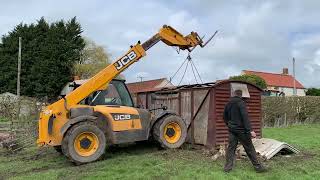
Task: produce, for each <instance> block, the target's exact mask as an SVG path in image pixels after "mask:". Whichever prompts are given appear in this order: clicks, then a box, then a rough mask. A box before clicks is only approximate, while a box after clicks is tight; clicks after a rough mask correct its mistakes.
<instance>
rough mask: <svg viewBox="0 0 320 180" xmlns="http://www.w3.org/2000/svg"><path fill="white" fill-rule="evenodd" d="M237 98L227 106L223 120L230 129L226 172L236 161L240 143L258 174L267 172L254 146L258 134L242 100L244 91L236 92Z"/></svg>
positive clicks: (232, 99)
mask: <svg viewBox="0 0 320 180" xmlns="http://www.w3.org/2000/svg"><path fill="white" fill-rule="evenodd" d="M234 94H235V96H234V97H232V98H231V100H230V101H229V102H228V104H227V105H226V106H225V109H224V113H223V119H224V122H225V123H226V125H227V127H228V128H229V145H228V149H227V152H226V164H225V166H224V171H225V172H230V171H231V170H232V168H233V165H234V161H235V152H236V149H237V145H238V142H239V141H240V143H241V144H242V146H243V147H244V149H245V151H246V153H247V155H248V157H249V159H250V160H251V163H252V164H253V166H254V168H255V170H256V172H265V171H266V169H265V168H264V167H263V166H262V164H261V163H260V162H259V161H258V159H257V154H256V150H255V149H254V146H253V144H252V140H251V137H253V138H255V137H256V133H255V132H254V131H252V129H251V125H250V121H249V117H248V112H247V108H246V104H245V102H244V100H243V99H242V91H241V90H235V91H234Z"/></svg>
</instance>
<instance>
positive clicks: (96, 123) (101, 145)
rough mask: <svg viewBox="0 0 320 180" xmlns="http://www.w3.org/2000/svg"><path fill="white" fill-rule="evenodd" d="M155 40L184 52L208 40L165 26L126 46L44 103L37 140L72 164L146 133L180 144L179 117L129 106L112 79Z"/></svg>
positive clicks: (171, 145)
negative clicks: (121, 53) (91, 74)
mask: <svg viewBox="0 0 320 180" xmlns="http://www.w3.org/2000/svg"><path fill="white" fill-rule="evenodd" d="M211 39H212V37H211V38H210V39H209V40H208V41H210V40H211ZM159 41H162V42H164V43H165V44H167V45H168V46H175V47H177V48H179V49H181V50H188V51H192V50H193V49H194V48H195V47H196V46H198V45H199V46H201V47H204V46H205V45H206V44H207V43H203V42H202V39H201V38H200V37H199V36H198V34H197V33H196V32H191V33H190V34H189V35H187V36H183V35H182V34H180V33H179V32H177V31H176V30H175V29H173V28H172V27H170V26H166V25H164V26H163V27H162V28H161V29H160V30H159V32H158V33H157V34H156V35H154V36H153V37H152V38H150V39H149V40H147V41H146V42H144V43H143V44H140V42H138V43H137V44H136V45H134V46H131V48H130V49H129V51H128V52H127V53H126V54H125V55H124V56H122V57H121V58H120V59H118V60H116V61H115V62H113V63H112V64H110V65H108V66H107V67H106V68H105V69H103V70H102V71H100V72H99V73H98V74H96V75H95V76H94V77H92V78H91V79H89V80H88V81H87V82H85V83H84V84H82V85H81V86H79V87H77V88H76V89H75V90H74V91H72V92H70V93H69V94H67V95H66V96H65V97H63V98H62V99H60V100H58V101H57V102H55V103H53V104H51V105H49V106H47V107H45V108H44V109H43V110H42V111H41V113H40V117H39V137H38V140H37V144H38V145H39V146H53V147H54V148H55V149H56V150H58V151H59V150H60V151H62V153H63V154H64V155H65V156H66V157H68V158H69V159H70V160H71V161H72V162H74V163H76V164H83V163H89V162H93V161H96V160H98V159H99V158H101V157H102V155H103V154H104V153H105V150H106V147H107V145H112V144H121V143H128V142H136V141H144V140H148V139H150V138H152V139H154V140H155V141H157V142H158V143H159V144H160V145H161V146H162V147H163V148H179V147H180V146H181V145H182V144H183V143H184V142H185V139H186V136H187V129H188V128H187V125H186V123H185V122H184V121H183V119H182V118H181V117H179V116H177V115H176V114H175V113H173V112H169V111H165V110H164V111H163V113H162V114H160V115H158V116H157V117H155V116H154V115H153V114H152V113H151V112H149V111H148V110H146V109H140V108H136V107H134V105H133V102H132V99H131V96H130V94H129V92H128V90H127V87H126V86H125V84H124V82H123V81H120V80H114V78H115V77H116V76H118V75H119V74H120V73H121V72H123V71H124V70H125V69H126V68H128V67H129V66H130V65H132V64H133V63H134V62H137V61H138V60H139V59H141V58H142V57H143V56H145V55H146V51H147V50H148V49H149V48H151V47H152V46H153V45H155V44H156V43H157V42H159Z"/></svg>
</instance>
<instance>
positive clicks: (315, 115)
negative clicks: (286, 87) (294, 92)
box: [262, 96, 320, 127]
mask: <svg viewBox="0 0 320 180" xmlns="http://www.w3.org/2000/svg"><path fill="white" fill-rule="evenodd" d="M262 119H263V124H264V126H265V127H274V126H275V127H278V126H287V125H290V124H301V123H315V122H320V97H318V96H305V97H297V96H295V97H262Z"/></svg>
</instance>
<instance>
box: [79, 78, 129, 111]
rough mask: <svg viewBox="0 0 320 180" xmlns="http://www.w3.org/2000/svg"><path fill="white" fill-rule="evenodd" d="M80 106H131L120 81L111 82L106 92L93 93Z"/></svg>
mask: <svg viewBox="0 0 320 180" xmlns="http://www.w3.org/2000/svg"><path fill="white" fill-rule="evenodd" d="M82 104H86V105H91V106H96V105H118V106H131V107H132V106H133V103H132V99H131V96H130V94H129V92H128V91H127V88H126V86H125V84H124V83H123V82H122V81H111V83H110V84H109V85H108V88H107V89H106V90H100V91H95V92H94V93H92V94H90V95H89V96H88V97H87V98H86V99H85V100H84V101H82Z"/></svg>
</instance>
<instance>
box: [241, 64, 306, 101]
mask: <svg viewBox="0 0 320 180" xmlns="http://www.w3.org/2000/svg"><path fill="white" fill-rule="evenodd" d="M242 74H254V75H257V76H259V77H261V78H262V79H264V80H265V81H266V83H267V91H268V92H270V95H271V96H272V95H283V96H293V95H294V86H295V87H296V95H297V96H305V95H306V88H305V87H304V86H303V85H302V84H301V83H300V82H299V81H298V80H297V79H295V78H294V77H293V76H292V75H290V74H289V71H288V68H283V70H282V73H270V72H260V71H251V70H244V71H242Z"/></svg>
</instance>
